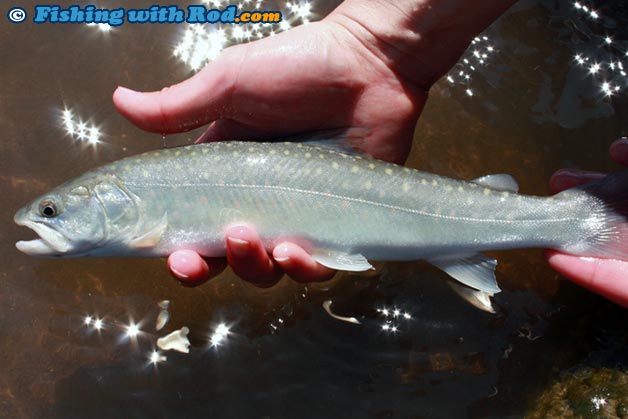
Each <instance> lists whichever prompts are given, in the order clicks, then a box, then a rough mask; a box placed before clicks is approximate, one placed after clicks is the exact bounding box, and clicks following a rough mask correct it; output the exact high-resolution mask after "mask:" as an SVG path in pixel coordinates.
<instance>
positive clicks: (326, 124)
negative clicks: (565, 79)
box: [113, 0, 628, 305]
mask: <svg viewBox="0 0 628 419" xmlns="http://www.w3.org/2000/svg"><path fill="white" fill-rule="evenodd" d="M513 3H514V1H512V0H511V1H503V0H466V1H462V0H397V1H395V2H394V3H391V2H389V1H383V0H381V1H380V0H370V1H365V0H346V1H345V2H343V3H342V4H341V5H340V6H339V7H338V8H337V9H336V10H334V12H332V13H331V14H330V15H329V16H327V17H326V18H325V19H323V20H322V21H320V22H316V23H312V24H309V25H306V26H301V27H297V28H294V29H292V30H290V31H287V32H283V33H281V34H279V35H277V36H274V37H271V38H266V39H262V40H259V41H255V42H251V43H248V44H244V45H238V46H234V47H231V48H228V49H226V50H224V51H223V53H222V54H221V55H220V56H219V57H218V58H217V59H216V60H215V61H213V62H211V63H210V64H208V65H207V66H206V67H205V68H204V69H203V70H201V71H200V72H199V73H197V74H196V75H194V76H193V77H191V78H190V79H188V80H185V81H183V82H181V83H179V84H177V85H174V86H171V87H167V88H164V89H162V90H161V91H156V92H146V93H140V92H135V91H132V90H129V89H127V88H123V87H119V88H118V89H116V91H115V92H114V95H113V101H114V104H115V106H116V107H117V109H118V111H119V112H120V113H121V114H122V115H124V116H125V117H126V118H127V119H129V120H130V121H131V122H132V123H134V124H135V125H137V126H139V127H140V128H143V129H145V130H148V131H152V132H156V133H176V132H184V131H187V130H190V129H194V128H197V127H200V126H203V125H206V124H209V126H208V128H207V130H206V131H205V133H204V134H203V135H202V136H201V137H200V138H199V140H198V141H199V142H204V141H216V140H222V141H224V140H230V139H238V140H242V139H251V140H254V139H268V138H278V137H285V136H288V135H299V134H304V133H308V132H312V131H316V132H320V131H321V130H332V131H333V130H338V129H342V130H344V131H345V135H347V136H349V137H351V138H353V137H355V138H359V140H356V142H355V143H354V147H355V148H357V149H358V150H360V151H362V152H365V153H367V154H370V155H372V156H374V157H376V158H379V159H382V160H387V161H391V162H395V163H403V162H404V161H405V159H406V158H407V156H408V153H409V151H410V146H411V143H412V137H413V133H414V128H415V126H416V122H417V120H418V118H419V116H420V114H421V111H422V109H423V107H424V105H425V102H426V100H427V95H428V91H429V89H430V87H431V86H432V84H433V83H434V82H436V81H437V80H438V79H439V78H440V77H441V76H442V75H444V74H445V73H446V72H447V71H448V70H449V69H450V68H451V67H452V66H453V65H454V64H455V63H456V61H457V60H458V58H459V57H460V55H461V54H462V53H463V52H464V51H465V50H466V48H467V47H468V45H469V43H470V41H471V39H473V37H474V36H476V35H477V34H478V33H480V32H481V31H482V30H483V29H485V28H486V27H487V26H488V25H489V24H490V23H491V22H492V21H493V20H494V19H496V18H497V17H498V16H499V15H500V14H501V13H503V12H504V11H505V10H506V9H508V8H509V7H510V6H511V5H512V4H513ZM621 144H624V143H621ZM621 144H620V145H615V146H614V147H615V148H612V149H611V156H612V157H613V158H614V159H616V160H617V161H620V162H624V163H626V162H628V159H626V158H623V157H622V158H621V159H619V160H618V159H617V156H618V155H620V154H621V155H622V156H624V155H625V154H627V153H624V151H622V150H626V149H627V148H626V145H625V144H624V145H621ZM613 150H614V151H613ZM617 150H620V151H617ZM593 176H595V175H593V174H588V173H587V174H575V172H573V171H562V172H559V173H557V174H555V175H554V177H553V178H552V188H553V189H554V190H555V191H558V190H560V189H564V188H565V187H568V186H573V185H576V184H578V183H582V182H585V181H587V180H588V179H590V178H591V177H593ZM598 176H599V175H598ZM225 240H226V244H227V258H226V259H227V260H226V262H228V264H229V265H230V266H231V268H232V269H233V271H234V272H235V273H236V274H237V275H238V276H240V277H241V278H243V279H245V280H247V281H250V282H252V283H255V284H256V285H259V286H270V285H272V284H274V283H275V282H277V281H278V280H279V278H280V277H281V276H282V275H283V274H284V273H286V274H288V275H289V276H290V277H292V278H293V279H295V280H297V281H301V282H312V281H323V280H326V279H329V278H331V277H332V276H333V274H334V272H333V271H331V270H330V269H328V268H325V267H323V266H321V265H319V264H318V263H316V262H315V261H314V260H313V259H312V258H311V257H310V256H309V254H307V253H306V252H305V251H304V250H303V249H301V248H300V247H299V246H297V245H295V244H293V243H282V244H280V245H278V246H277V247H275V249H273V250H272V252H271V254H268V253H267V252H266V250H265V249H264V248H263V246H262V244H261V241H260V239H259V237H258V236H257V233H256V232H255V230H254V229H253V228H252V227H251V226H247V225H236V226H233V227H231V228H230V229H229V230H228V231H227V235H226V238H225ZM548 258H549V261H550V264H552V266H553V267H554V268H555V269H556V270H558V271H559V272H561V273H562V274H564V275H565V276H567V277H569V278H571V279H573V280H574V281H576V282H577V283H579V284H581V285H583V286H586V287H587V288H589V289H592V290H594V291H596V292H599V293H600V294H602V295H604V296H606V297H607V298H610V299H612V300H613V301H615V302H618V303H619V304H623V305H626V304H627V303H628V296H624V297H623V298H622V296H621V287H619V286H615V288H613V287H611V285H609V282H612V281H613V278H616V277H618V276H621V273H624V274H625V273H626V272H627V271H628V268H626V264H625V263H624V262H617V261H600V260H597V261H592V260H590V259H584V258H575V257H571V256H566V255H561V254H558V253H555V252H554V253H549V252H548ZM225 266H226V263H225V260H223V259H203V258H201V257H200V256H199V255H198V254H196V253H195V252H192V251H189V250H182V251H178V252H175V253H173V254H172V255H170V257H169V258H168V267H169V269H170V272H171V273H172V274H173V275H174V276H175V277H176V278H178V279H179V280H181V281H183V282H184V283H186V284H198V283H202V282H204V281H205V280H207V279H208V278H210V277H213V276H215V275H217V274H219V273H220V272H221V271H222V270H223V269H224V268H225Z"/></svg>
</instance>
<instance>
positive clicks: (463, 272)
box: [428, 253, 501, 295]
mask: <svg viewBox="0 0 628 419" xmlns="http://www.w3.org/2000/svg"><path fill="white" fill-rule="evenodd" d="M428 262H429V263H431V264H432V265H434V266H436V267H437V268H439V269H441V270H443V271H444V272H445V273H447V274H448V275H449V276H451V277H452V278H454V279H455V280H457V281H460V282H462V283H463V284H465V285H467V286H469V287H471V288H474V289H476V290H480V291H484V292H485V293H487V294H488V295H493V294H496V293H498V292H500V291H501V289H499V287H498V286H497V281H496V280H495V267H496V266H497V261H496V260H495V259H493V258H490V257H488V256H486V255H483V254H481V253H473V254H466V255H451V256H443V257H438V258H432V259H429V260H428Z"/></svg>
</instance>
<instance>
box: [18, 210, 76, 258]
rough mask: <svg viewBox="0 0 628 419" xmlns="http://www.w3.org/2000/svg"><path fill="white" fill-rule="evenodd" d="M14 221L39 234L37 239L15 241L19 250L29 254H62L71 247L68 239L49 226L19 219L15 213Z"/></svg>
mask: <svg viewBox="0 0 628 419" xmlns="http://www.w3.org/2000/svg"><path fill="white" fill-rule="evenodd" d="M14 221H15V224H17V225H19V226H24V227H28V228H30V229H31V230H33V231H34V232H35V233H37V234H38V235H39V238H37V239H33V240H20V241H18V242H17V243H15V247H17V249H18V250H19V251H20V252H23V253H26V254H27V255H30V256H62V255H64V254H66V253H67V252H68V251H69V250H70V249H71V248H72V246H71V245H70V243H69V241H68V239H66V238H65V237H64V236H63V235H62V234H61V233H59V232H57V231H55V230H54V229H53V228H51V227H50V226H47V225H45V224H41V223H38V222H35V221H23V220H20V219H19V218H18V217H17V215H16V217H15V218H14Z"/></svg>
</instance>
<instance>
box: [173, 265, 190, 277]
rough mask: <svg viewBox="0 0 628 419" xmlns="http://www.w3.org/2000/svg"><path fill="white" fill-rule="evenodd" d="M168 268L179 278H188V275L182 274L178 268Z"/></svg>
mask: <svg viewBox="0 0 628 419" xmlns="http://www.w3.org/2000/svg"><path fill="white" fill-rule="evenodd" d="M170 270H171V271H172V273H173V274H174V275H175V276H176V277H177V278H179V279H188V278H190V277H189V275H186V274H184V273H183V272H180V271H178V270H176V269H175V268H173V267H170Z"/></svg>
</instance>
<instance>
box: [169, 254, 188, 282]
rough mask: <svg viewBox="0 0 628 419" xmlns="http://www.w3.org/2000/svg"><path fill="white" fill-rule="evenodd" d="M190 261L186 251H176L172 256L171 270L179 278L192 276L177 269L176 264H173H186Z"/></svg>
mask: <svg viewBox="0 0 628 419" xmlns="http://www.w3.org/2000/svg"><path fill="white" fill-rule="evenodd" d="M188 263H189V259H188V257H187V255H186V254H185V252H184V251H180V252H176V253H174V254H172V256H171V257H170V264H169V266H170V270H171V271H172V273H173V274H175V275H176V276H177V277H178V278H182V279H186V278H189V277H190V276H189V275H187V274H184V273H183V272H181V271H179V270H177V269H175V268H174V266H173V265H179V266H185V265H187V264H188Z"/></svg>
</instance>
